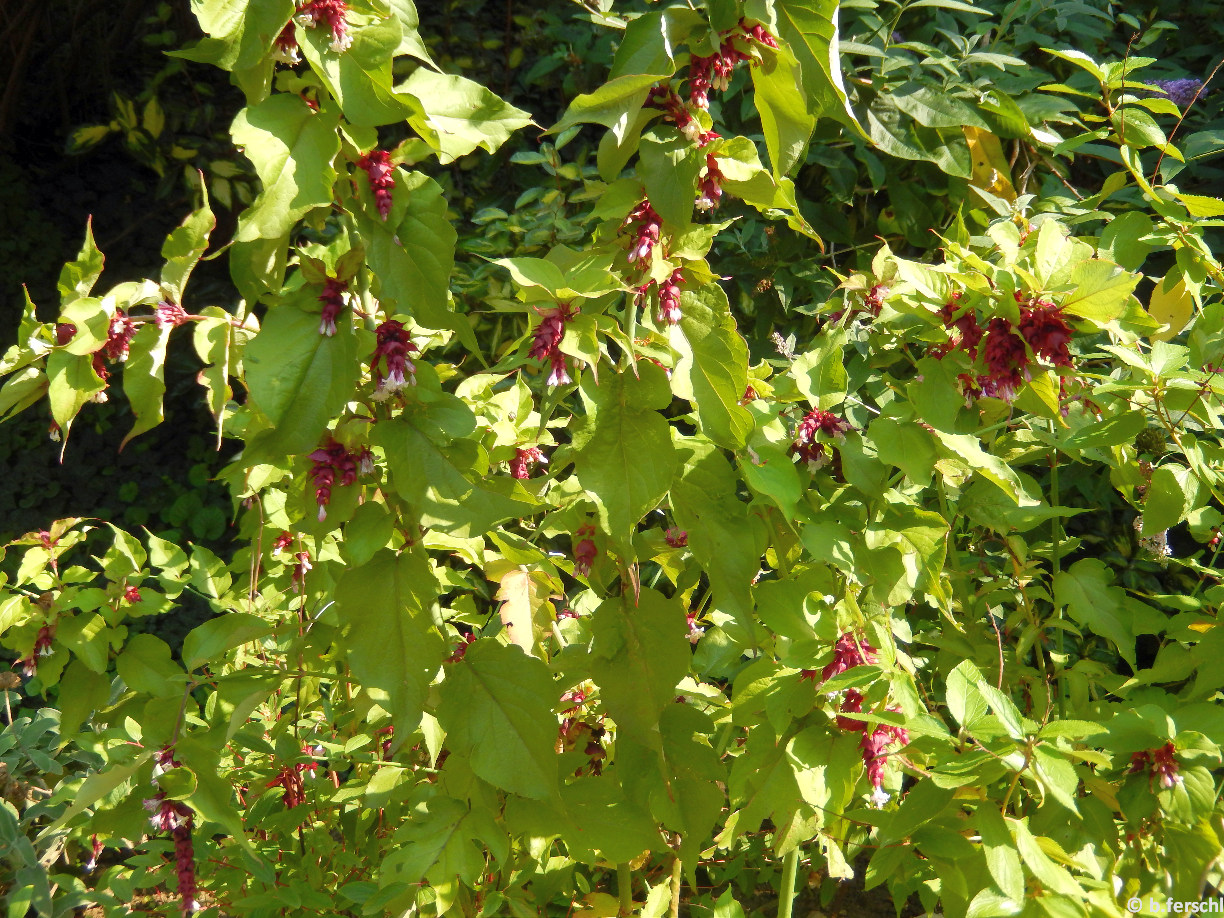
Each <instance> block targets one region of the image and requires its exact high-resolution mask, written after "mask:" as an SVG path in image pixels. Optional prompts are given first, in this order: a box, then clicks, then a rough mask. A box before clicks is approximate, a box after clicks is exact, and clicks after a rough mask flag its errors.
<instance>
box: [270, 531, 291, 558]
mask: <svg viewBox="0 0 1224 918" xmlns="http://www.w3.org/2000/svg"><path fill="white" fill-rule="evenodd" d="M292 544H293V534H292V533H290V532H288V531H284V532H281V534H280V535H278V536H277V537H276V539H275V540H274V541H273V542H272V557H276V556H277V555H279V554H280V553H281V552H282V551H284V550H285V549H286V548H288V547H289V546H290V545H292Z"/></svg>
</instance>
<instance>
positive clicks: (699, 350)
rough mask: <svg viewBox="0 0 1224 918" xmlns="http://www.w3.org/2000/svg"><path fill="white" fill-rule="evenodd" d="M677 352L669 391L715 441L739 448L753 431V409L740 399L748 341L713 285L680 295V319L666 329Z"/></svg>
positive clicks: (745, 377)
mask: <svg viewBox="0 0 1224 918" xmlns="http://www.w3.org/2000/svg"><path fill="white" fill-rule="evenodd" d="M669 337H670V341H671V345H672V347H673V348H674V349H675V351H676V353H677V354H678V355H679V358H680V359H679V360H678V361H677V362H676V368H675V370H674V371H673V373H672V381H671V382H672V391H673V392H674V393H675V394H676V395H677V396H679V397H680V398H683V399H688V400H689V401H690V402H692V403H693V404H694V405H695V406H696V408H697V419H698V421H699V422H700V424H701V431H702V433H704V434H705V435H706V436H707V437H709V438H710V439H711V440H713V441H714V442H715V443H717V444H718V445H719V446H724V447H726V448H727V449H739V448H740V447H742V446H743V445H744V443H745V442H746V441H747V438H748V435H749V434H750V433H752V428H753V422H752V414H751V413H750V412H749V411H748V409H747V408H745V407H743V406H742V405H741V404H740V403H739V401H740V399H741V398H743V396H744V392H745V391H746V390H747V387H748V345H747V344H746V343H745V341H744V339H743V337H742V336H741V335H740V333H739V330H738V329H737V328H736V327H735V319H734V318H733V317H732V315H731V308H730V305H729V304H728V302H727V294H726V293H725V292H724V291H723V289H722V287H720V286H719V285H718V284H714V283H711V284H706V285H705V286H703V287H701V288H699V289H697V290H683V291H681V294H680V324H679V325H678V326H674V327H673V328H672V329H671V332H670V336H669Z"/></svg>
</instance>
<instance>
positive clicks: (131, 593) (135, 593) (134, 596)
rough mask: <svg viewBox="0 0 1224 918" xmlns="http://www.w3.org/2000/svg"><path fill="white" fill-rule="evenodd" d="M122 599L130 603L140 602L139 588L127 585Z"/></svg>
mask: <svg viewBox="0 0 1224 918" xmlns="http://www.w3.org/2000/svg"><path fill="white" fill-rule="evenodd" d="M123 601H124V602H130V603H137V602H140V588H139V587H136V586H134V585H133V586H129V587H127V588H126V589H125V590H124V591H123Z"/></svg>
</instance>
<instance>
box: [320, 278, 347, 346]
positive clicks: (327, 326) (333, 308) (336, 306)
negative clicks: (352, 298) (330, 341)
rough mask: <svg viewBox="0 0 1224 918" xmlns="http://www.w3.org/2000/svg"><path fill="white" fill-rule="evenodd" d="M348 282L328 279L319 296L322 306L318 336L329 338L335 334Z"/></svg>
mask: <svg viewBox="0 0 1224 918" xmlns="http://www.w3.org/2000/svg"><path fill="white" fill-rule="evenodd" d="M347 290H348V281H342V280H337V279H336V278H334V277H329V278H328V279H327V282H326V283H325V284H324V285H323V292H322V293H320V294H319V302H320V303H322V304H323V313H322V315H320V317H319V334H320V335H327V336H328V337H329V338H330V337H331V336H332V335H334V334H335V333H336V319H337V317H339V315H340V311H341V310H342V309H344V306H345V295H344V294H345V292H346V291H347Z"/></svg>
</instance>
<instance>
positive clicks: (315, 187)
mask: <svg viewBox="0 0 1224 918" xmlns="http://www.w3.org/2000/svg"><path fill="white" fill-rule="evenodd" d="M338 120H339V113H338V112H336V111H331V112H330V113H329V112H327V111H322V112H316V111H314V110H313V109H312V108H311V107H310V106H309V105H307V104H306V102H305V101H303V100H302V99H301V98H299V97H298V96H296V95H294V94H292V93H277V94H276V95H273V96H271V97H270V98H268V99H265V100H264V101H263V102H260V103H259V104H258V105H253V106H251V107H249V108H244V109H243V110H242V111H240V112H239V113H238V117H237V118H235V119H234V126H233V128H232V129H231V134H233V137H234V143H235V144H237V145H238V147H239V148H240V149H241V150H242V152H243V153H245V154H246V156H247V159H249V160H250V161H251V162H252V163H253V164H254V166H255V171H256V173H258V175H259V180H260V181H261V182H263V190H262V191H261V192H260V193H259V196H258V197H257V198H256V199H255V201H254V203H252V204H251V206H250V207H249V208H248V209H247V210H245V211H243V213H242V216H241V217H240V218H239V220H238V232H237V234H236V236H235V238H236V239H237V240H240V241H251V240H254V239H280V238H281V237H283V236H286V235H288V233H289V231H290V230H291V229H292V228H293V225H294V224H295V223H297V221H298V220H300V219H301V218H302V217H303V216H305V215H306V214H307V213H309V212H310V211H312V210H314V208H316V207H321V206H323V205H325V204H329V203H331V199H332V185H333V184H334V183H335V181H336V170H335V169H334V168H333V166H332V161H333V160H334V159H335V158H336V154H337V153H339V152H340V136H339V135H338V134H337V133H336V125H337V123H338Z"/></svg>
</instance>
